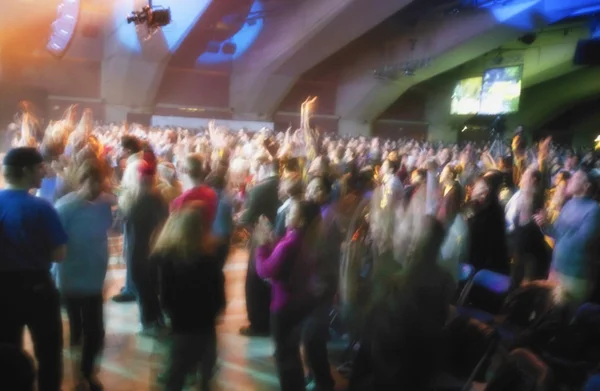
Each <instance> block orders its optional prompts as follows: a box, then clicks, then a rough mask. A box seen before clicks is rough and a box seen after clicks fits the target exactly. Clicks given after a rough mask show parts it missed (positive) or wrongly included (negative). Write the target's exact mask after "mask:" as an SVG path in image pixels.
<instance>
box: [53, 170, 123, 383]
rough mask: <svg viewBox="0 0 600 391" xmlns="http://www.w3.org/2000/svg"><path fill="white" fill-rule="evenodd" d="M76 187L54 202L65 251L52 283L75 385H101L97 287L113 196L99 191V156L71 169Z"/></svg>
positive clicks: (101, 284) (100, 303)
mask: <svg viewBox="0 0 600 391" xmlns="http://www.w3.org/2000/svg"><path fill="white" fill-rule="evenodd" d="M76 178H77V184H76V186H75V187H76V191H73V192H71V193H69V194H67V195H65V196H64V197H62V198H61V199H59V200H58V201H57V203H56V205H55V206H56V210H57V212H58V215H59V217H60V219H61V221H62V223H63V226H64V228H65V230H66V231H67V234H68V236H69V242H68V247H69V251H68V253H67V257H66V258H65V260H64V262H62V263H61V264H58V265H56V266H57V271H58V273H57V277H58V278H57V282H58V289H59V290H60V292H61V294H62V297H63V302H64V303H65V306H66V308H67V314H68V315H69V336H70V343H71V362H72V363H73V372H74V375H75V376H76V381H77V383H78V384H77V385H78V386H81V388H84V389H86V390H90V391H98V390H102V385H101V384H100V382H99V381H98V379H97V378H96V376H95V372H96V371H95V369H96V367H95V363H96V361H97V357H98V356H99V355H100V353H101V351H102V346H103V345H104V334H105V333H104V316H103V313H102V311H103V300H102V291H103V288H104V278H105V277H106V272H107V269H108V230H109V229H110V228H111V226H112V211H111V208H112V206H113V205H115V204H116V200H115V199H114V197H112V196H111V195H109V194H106V193H103V192H102V191H103V185H104V183H105V182H106V181H105V179H106V178H105V176H104V172H103V170H102V166H101V164H100V162H99V161H96V160H91V159H90V160H87V161H85V162H84V163H83V164H82V165H81V166H80V167H79V169H78V170H77V173H76Z"/></svg>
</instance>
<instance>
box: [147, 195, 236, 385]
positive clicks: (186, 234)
mask: <svg viewBox="0 0 600 391" xmlns="http://www.w3.org/2000/svg"><path fill="white" fill-rule="evenodd" d="M203 213H204V205H203V204H202V203H201V202H198V201H196V202H190V203H188V204H186V206H184V207H183V208H182V209H178V210H177V211H175V212H173V213H172V214H171V216H170V217H169V219H168V220H167V222H166V224H165V226H164V228H163V229H162V231H161V233H160V235H159V237H158V240H157V242H156V245H155V246H154V250H153V252H152V257H151V260H150V262H151V263H153V264H155V265H158V268H159V270H160V277H161V278H160V297H161V301H162V303H163V307H164V309H165V312H166V313H167V315H168V317H169V318H170V320H171V328H172V336H171V347H170V352H169V359H168V364H167V369H166V385H165V390H167V391H181V390H182V389H183V388H184V383H185V379H186V376H187V375H189V374H195V373H196V371H197V370H198V369H200V374H201V379H202V382H201V390H203V391H207V390H209V389H210V381H211V379H212V377H213V372H214V367H215V363H216V359H217V334H216V318H217V316H218V314H219V313H220V312H222V311H223V309H224V308H225V276H224V274H223V271H222V266H221V259H220V257H219V256H218V246H219V244H218V241H217V240H216V239H215V238H214V237H212V236H211V233H210V226H209V225H207V224H206V222H207V219H206V218H205V217H204V216H202V215H203Z"/></svg>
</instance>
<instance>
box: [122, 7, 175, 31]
mask: <svg viewBox="0 0 600 391" xmlns="http://www.w3.org/2000/svg"><path fill="white" fill-rule="evenodd" d="M127 23H134V24H135V25H140V24H146V25H147V26H148V28H149V29H157V28H160V27H164V26H167V25H168V24H170V23H171V10H170V9H169V8H163V7H160V6H158V7H153V6H152V3H150V4H149V5H147V6H145V7H144V8H142V10H141V11H133V12H132V13H131V14H130V15H129V16H128V17H127Z"/></svg>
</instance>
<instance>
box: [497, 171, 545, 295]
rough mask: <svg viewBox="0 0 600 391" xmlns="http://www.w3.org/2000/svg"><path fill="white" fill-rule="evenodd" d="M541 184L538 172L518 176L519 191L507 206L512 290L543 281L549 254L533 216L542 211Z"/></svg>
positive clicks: (542, 191) (542, 187) (541, 177)
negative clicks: (527, 283) (528, 283)
mask: <svg viewBox="0 0 600 391" xmlns="http://www.w3.org/2000/svg"><path fill="white" fill-rule="evenodd" d="M544 197H545V193H544V184H543V176H542V173H541V171H539V170H538V169H537V166H531V167H529V168H528V169H527V170H525V172H524V173H523V175H522V176H521V182H520V183H519V191H518V192H517V193H515V195H514V196H513V197H512V198H511V200H510V201H509V202H508V204H507V206H506V212H505V213H506V220H507V224H508V225H507V230H508V233H509V235H510V236H509V241H510V242H511V250H512V255H513V265H512V273H511V274H512V277H513V284H514V286H516V287H518V286H519V285H521V283H522V281H523V280H524V279H525V280H526V281H531V280H538V279H546V278H547V277H548V270H549V266H550V250H549V248H548V246H547V244H546V240H545V238H544V234H543V233H542V232H541V231H540V229H539V227H538V226H537V225H536V224H535V221H534V219H533V216H534V215H535V214H536V213H539V212H540V211H542V210H543V209H544Z"/></svg>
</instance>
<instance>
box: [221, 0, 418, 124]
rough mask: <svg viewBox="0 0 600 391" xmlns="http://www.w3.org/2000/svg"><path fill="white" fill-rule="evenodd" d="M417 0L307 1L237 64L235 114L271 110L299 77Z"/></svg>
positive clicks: (269, 30)
mask: <svg viewBox="0 0 600 391" xmlns="http://www.w3.org/2000/svg"><path fill="white" fill-rule="evenodd" d="M411 1H412V0H397V1H373V0H305V1H303V2H300V3H299V4H298V6H297V7H296V8H295V9H294V10H293V12H291V15H290V16H289V17H287V18H280V19H278V20H276V21H274V22H273V23H272V24H271V25H270V26H268V27H267V28H266V29H265V33H264V34H263V36H262V37H263V39H261V40H259V42H258V43H257V44H256V45H255V46H254V47H252V48H251V49H250V50H249V52H248V53H247V54H246V55H245V56H243V57H242V58H240V59H239V61H237V62H235V63H234V65H233V70H232V79H231V86H230V96H231V107H232V108H233V109H234V110H235V112H237V113H240V114H245V113H265V114H268V115H270V114H272V113H273V112H274V110H275V109H276V107H277V105H278V104H279V103H280V101H281V100H282V99H283V98H284V96H285V94H286V93H287V92H288V91H289V90H290V89H291V87H292V86H293V84H294V83H295V82H296V80H297V79H298V77H299V76H300V75H302V74H303V73H304V72H305V71H307V70H309V69H310V68H312V67H313V66H315V65H316V64H318V63H319V62H321V61H323V60H325V59H326V58H327V57H329V56H330V55H332V54H334V53H335V52H336V51H337V50H339V49H340V48H342V47H343V46H345V45H347V44H348V43H350V42H351V41H353V40H354V39H356V38H357V37H359V36H361V35H362V34H364V33H366V32H367V31H368V30H370V29H371V28H373V27H375V26H376V25H378V24H379V23H381V22H382V21H383V20H385V19H386V18H388V17H389V16H390V15H391V14H393V13H394V12H397V11H398V10H400V9H402V8H403V7H405V6H406V5H408V4H409V3H410V2H411Z"/></svg>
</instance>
